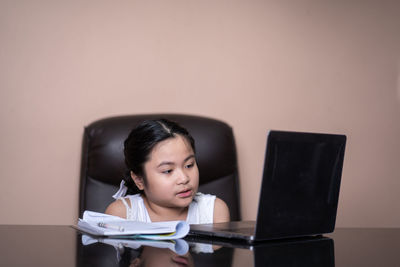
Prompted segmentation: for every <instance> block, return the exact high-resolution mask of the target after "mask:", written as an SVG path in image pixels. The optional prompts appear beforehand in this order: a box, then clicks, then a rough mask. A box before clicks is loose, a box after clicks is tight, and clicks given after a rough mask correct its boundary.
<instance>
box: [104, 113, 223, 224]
mask: <svg viewBox="0 0 400 267" xmlns="http://www.w3.org/2000/svg"><path fill="white" fill-rule="evenodd" d="M124 153H125V162H126V165H127V167H128V169H129V171H130V175H129V176H128V177H125V178H124V180H123V181H122V182H121V186H120V190H119V191H118V192H117V193H116V194H115V195H114V198H116V199H117V200H116V201H114V202H113V203H111V204H110V205H109V206H108V207H107V209H106V213H107V214H111V215H115V216H119V217H122V218H126V219H129V220H135V221H142V222H158V221H171V220H186V221H187V222H188V223H189V224H197V223H213V222H226V221H229V220H230V215H229V209H228V207H227V205H226V204H225V202H224V201H223V200H221V199H219V198H216V197H215V196H213V195H207V194H202V193H198V192H197V189H198V186H199V170H198V168H197V164H196V158H195V145H194V139H193V138H192V136H191V135H190V134H189V133H188V132H187V130H186V129H184V128H183V127H181V126H180V125H178V124H176V123H174V122H171V121H169V120H165V119H160V120H148V121H144V122H142V123H141V124H140V125H138V126H137V127H136V128H135V129H133V130H132V132H131V133H130V134H129V136H128V138H127V139H126V140H125V143H124ZM125 184H126V186H125ZM135 188H137V189H138V190H139V191H140V193H138V194H134V193H135ZM136 192H137V190H136ZM125 194H126V196H125V197H122V196H123V195H125Z"/></svg>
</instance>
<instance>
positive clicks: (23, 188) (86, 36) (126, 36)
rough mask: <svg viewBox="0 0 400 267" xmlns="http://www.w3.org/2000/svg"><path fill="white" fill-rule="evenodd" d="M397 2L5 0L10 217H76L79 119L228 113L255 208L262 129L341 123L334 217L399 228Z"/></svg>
mask: <svg viewBox="0 0 400 267" xmlns="http://www.w3.org/2000/svg"><path fill="white" fill-rule="evenodd" d="M399 103H400V2H399V1H380V0H375V1H372V0H371V1H349V0H346V1H345V0H343V1H333V0H331V1H329V0H327V1H311V0H309V1H308V0H296V1H282V0H280V1H278V0H276V1H267V0H265V1H254V0H250V1H249V0H242V1H239V0H238V1H233V0H232V1H223V0H213V1H206V0H202V1H194V0H170V1H164V0H159V1H99V0H97V1H50V0H48V1H45V0H40V1H39V0H37V1H30V0H19V1H12V0H10V1H8V0H0V125H1V130H0V132H1V133H0V149H1V153H0V164H1V165H0V166H1V168H0V224H74V223H75V222H76V220H77V210H78V190H79V189H78V186H79V167H80V153H81V139H82V133H83V127H84V126H85V125H88V124H89V123H90V122H92V121H94V120H97V119H99V118H102V117H107V116H113V115H124V114H139V113H155V112H168V113H174V112H178V113H188V114H197V115H204V116H209V117H214V118H217V119H221V120H224V121H226V122H227V123H229V124H230V125H231V126H232V127H233V129H234V133H235V136H236V139H237V149H238V153H239V166H240V182H241V195H242V199H241V205H242V210H243V218H244V219H254V218H255V216H256V206H257V201H258V199H257V197H258V187H259V185H260V177H261V171H262V162H263V156H264V144H265V137H266V133H267V130H268V129H281V130H298V131H318V132H331V133H344V134H347V136H348V145H347V151H346V158H345V166H344V170H343V178H342V179H343V180H342V188H341V195H340V203H339V209H338V218H337V226H346V227H349V226H352V227H359V226H362V227H400V212H399V208H398V206H399V200H400V198H399V194H400V179H399V178H400V174H399V167H398V166H399V158H400V157H399V156H400V141H399V137H400V125H399V115H400V112H399V107H400V105H399Z"/></svg>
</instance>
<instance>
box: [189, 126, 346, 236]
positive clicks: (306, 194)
mask: <svg viewBox="0 0 400 267" xmlns="http://www.w3.org/2000/svg"><path fill="white" fill-rule="evenodd" d="M345 146H346V136H345V135H338V134H322V133H304V132H288V131H270V132H269V133H268V138H267V148H266V154H265V159H264V173H263V179H262V183H261V190H260V197H259V204H258V213H257V220H256V221H239V222H228V223H214V224H197V225H191V226H190V232H189V234H190V235H194V236H212V237H220V238H233V239H241V240H245V241H247V242H249V243H253V242H256V241H263V240H273V239H282V238H296V237H303V236H313V235H321V234H325V233H331V232H333V230H334V228H335V222H336V212H337V206H338V199H339V189H340V180H341V175H342V167H343V159H344V151H345ZM244 197H245V196H244Z"/></svg>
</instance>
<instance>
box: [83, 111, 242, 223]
mask: <svg viewBox="0 0 400 267" xmlns="http://www.w3.org/2000/svg"><path fill="white" fill-rule="evenodd" d="M159 118H166V119H169V120H172V121H175V122H177V123H179V124H181V125H182V126H184V127H185V128H186V129H187V130H188V131H189V132H190V134H191V135H192V136H193V138H194V139H195V144H196V159H197V163H198V166H199V171H200V181H199V192H202V193H209V194H215V195H217V196H218V197H219V198H221V199H223V200H224V201H225V202H226V203H227V205H228V206H229V209H230V213H231V220H240V206H239V182H238V168H237V157H236V147H235V140H234V136H233V131H232V128H231V127H230V126H229V125H227V124H226V123H224V122H222V121H219V120H215V119H211V118H206V117H200V116H191V115H179V114H151V115H129V116H118V117H110V118H105V119H101V120H98V121H95V122H93V123H91V124H90V125H88V126H87V127H85V131H84V136H83V146H82V166H81V181H80V200H79V216H80V217H81V216H82V214H83V211H85V210H92V211H98V212H104V211H105V209H106V207H107V206H108V205H109V204H110V203H111V202H112V201H113V200H114V199H113V198H112V195H113V194H114V193H115V192H116V191H117V190H118V188H119V184H120V182H121V179H122V177H123V175H125V173H126V171H127V168H126V166H125V162H124V154H123V143H124V141H125V139H126V138H127V137H128V134H129V132H130V131H131V130H132V129H133V128H134V127H135V126H136V125H138V124H139V123H140V122H142V121H143V120H147V119H159Z"/></svg>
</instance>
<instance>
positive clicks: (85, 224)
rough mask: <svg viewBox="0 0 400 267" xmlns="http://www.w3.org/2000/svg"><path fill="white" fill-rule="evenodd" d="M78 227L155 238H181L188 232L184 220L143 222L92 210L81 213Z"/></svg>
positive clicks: (94, 232)
mask: <svg viewBox="0 0 400 267" xmlns="http://www.w3.org/2000/svg"><path fill="white" fill-rule="evenodd" d="M78 228H79V229H80V230H81V231H83V232H86V233H88V234H92V235H96V236H113V237H115V238H144V239H157V240H168V239H178V238H183V237H185V236H186V235H187V234H188V233H189V224H188V223H187V222H185V221H167V222H155V223H143V222H136V221H130V220H126V219H123V218H120V217H117V216H112V215H108V214H104V213H98V212H93V211H85V212H84V213H83V218H82V219H79V221H78Z"/></svg>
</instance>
